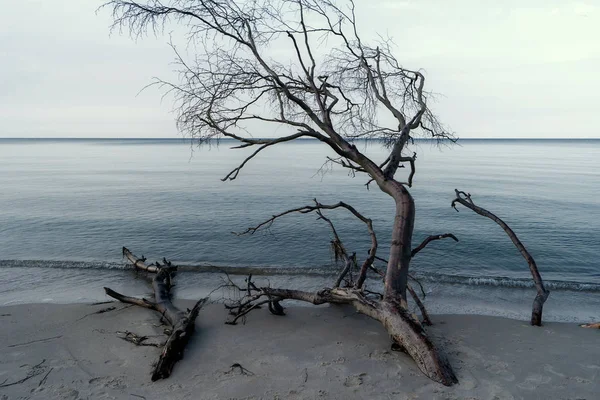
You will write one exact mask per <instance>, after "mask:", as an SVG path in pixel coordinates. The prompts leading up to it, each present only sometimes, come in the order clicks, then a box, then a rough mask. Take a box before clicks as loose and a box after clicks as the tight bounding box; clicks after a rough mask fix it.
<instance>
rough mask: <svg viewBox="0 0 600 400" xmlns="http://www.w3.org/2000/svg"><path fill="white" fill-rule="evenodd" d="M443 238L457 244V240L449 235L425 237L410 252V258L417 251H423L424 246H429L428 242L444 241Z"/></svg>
mask: <svg viewBox="0 0 600 400" xmlns="http://www.w3.org/2000/svg"><path fill="white" fill-rule="evenodd" d="M445 238H451V239H452V240H454V241H455V242H458V238H457V237H456V236H454V235H453V234H451V233H444V234H443V235H431V236H428V237H426V238H425V240H423V242H422V243H421V244H420V245H418V246H417V247H415V248H414V249H413V250H412V252H411V254H410V256H411V257H414V256H415V255H416V254H417V253H418V252H419V251H421V250H423V249H424V248H425V246H427V245H428V244H429V242H431V241H433V240H440V239H445Z"/></svg>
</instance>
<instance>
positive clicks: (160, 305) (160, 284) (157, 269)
mask: <svg viewBox="0 0 600 400" xmlns="http://www.w3.org/2000/svg"><path fill="white" fill-rule="evenodd" d="M123 256H124V257H125V258H127V259H128V260H129V261H130V262H131V263H132V264H133V265H134V266H135V268H136V269H138V270H141V271H146V272H148V273H152V274H154V276H153V278H152V287H153V289H154V297H155V301H150V300H147V299H144V298H137V297H130V296H125V295H122V294H120V293H118V292H115V291H114V290H112V289H110V288H107V287H105V288H104V291H105V292H106V294H107V295H108V296H110V297H112V298H115V299H117V300H119V301H121V302H123V303H128V304H133V305H137V306H140V307H144V308H149V309H151V310H155V311H157V312H159V313H160V316H161V320H164V321H165V322H166V323H167V324H168V325H169V336H168V338H167V341H166V342H165V344H164V346H163V350H162V352H161V354H160V357H159V359H158V362H157V363H156V365H155V366H154V370H153V371H152V378H151V379H152V381H156V380H158V379H165V378H168V377H169V376H170V375H171V372H172V371H173V367H174V365H175V363H176V362H177V361H179V360H180V359H181V358H182V357H183V352H184V349H185V346H186V345H187V343H188V341H189V339H190V337H191V336H192V334H193V333H194V330H195V321H196V318H197V316H198V312H199V311H200V309H201V308H202V306H203V305H204V303H205V302H206V300H207V299H206V298H203V299H200V300H198V301H197V302H196V304H195V305H194V307H193V308H192V309H191V310H189V309H188V310H186V311H181V310H179V309H178V308H177V307H175V306H174V305H173V303H172V302H171V288H172V285H171V280H172V274H173V273H174V272H175V271H176V270H177V267H174V266H172V265H171V263H170V262H168V261H166V259H163V264H162V265H161V264H160V263H159V262H156V264H154V265H146V264H145V262H144V261H142V259H141V258H137V257H136V256H135V255H133V254H132V253H131V251H129V249H127V248H126V247H123ZM121 338H122V339H124V340H127V341H130V342H132V343H135V344H136V345H138V346H143V345H145V344H143V342H144V340H146V339H147V337H144V336H138V335H135V334H133V333H131V332H129V333H128V334H127V333H126V334H125V335H124V336H121Z"/></svg>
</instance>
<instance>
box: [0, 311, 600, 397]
mask: <svg viewBox="0 0 600 400" xmlns="http://www.w3.org/2000/svg"><path fill="white" fill-rule="evenodd" d="M180 304H181V303H180ZM183 305H184V306H187V305H188V304H187V302H183ZM109 307H111V308H112V307H115V308H114V309H113V310H112V311H109V312H104V313H100V314H97V313H96V312H97V311H100V310H104V309H107V308H109ZM224 319H225V310H224V309H223V307H222V306H221V305H218V304H213V305H209V306H206V307H205V308H204V309H202V311H201V312H200V315H199V318H198V320H197V322H196V324H197V331H196V334H195V337H194V338H193V339H192V340H191V342H190V343H189V345H188V349H187V351H186V354H185V357H184V359H183V360H182V361H180V362H179V363H178V364H177V365H176V367H175V369H174V371H173V375H172V376H171V378H169V379H167V380H163V381H158V382H154V383H152V382H151V381H150V368H151V364H152V363H153V362H154V361H155V360H156V359H157V357H158V354H159V349H158V348H156V347H152V346H147V347H139V346H135V345H133V344H132V343H129V342H126V341H125V340H122V339H120V338H119V334H118V332H123V331H131V332H135V333H136V334H139V335H146V336H149V339H148V342H150V343H160V341H161V340H162V339H163V337H164V336H163V335H162V329H163V328H162V327H161V326H159V324H158V317H157V315H156V313H154V312H152V311H149V310H145V309H140V308H139V307H128V306H126V305H124V304H121V303H108V304H97V305H89V304H69V305H56V304H26V305H16V306H6V307H2V308H0V343H1V344H0V347H1V349H2V350H1V357H0V386H1V387H0V399H2V400H13V399H73V400H74V399H148V400H149V399H318V398H323V399H596V398H598V395H599V393H600V346H598V341H599V339H600V331H599V330H593V329H583V328H580V327H578V326H577V325H574V324H564V323H547V324H545V326H543V327H541V328H534V327H531V326H529V325H528V324H527V323H526V322H523V321H516V320H510V319H505V318H498V317H484V316H466V315H436V316H434V317H433V321H434V324H435V325H434V326H433V327H431V328H430V329H429V332H431V334H432V335H433V337H434V338H435V340H436V342H437V343H439V344H441V345H443V346H444V348H445V349H446V351H447V353H448V355H449V357H450V359H451V362H452V364H453V366H454V368H455V370H456V373H457V375H458V378H459V380H460V384H458V385H456V386H454V387H450V388H448V387H444V386H442V385H439V384H437V383H434V382H432V381H430V380H429V379H427V378H425V377H424V376H423V375H422V374H421V373H420V372H419V371H418V370H417V368H416V367H415V365H414V363H413V362H412V360H410V359H409V358H408V357H407V356H405V355H404V354H402V353H398V352H393V351H391V350H390V343H389V339H388V336H387V334H386V332H385V331H384V330H383V328H382V327H381V326H380V325H379V324H378V323H376V322H375V321H372V320H370V319H368V318H366V317H364V316H362V315H359V314H356V313H355V312H354V311H353V310H352V309H351V308H346V307H337V306H325V307H294V308H288V309H287V316H285V317H277V316H273V315H270V314H269V313H268V311H267V310H257V311H256V312H255V313H253V314H251V315H250V316H249V317H248V319H247V321H246V323H245V325H241V324H240V325H237V326H230V325H225V324H224V323H223V321H224ZM240 366H241V367H243V369H242V368H240ZM25 378H28V379H25ZM19 381H22V382H21V383H17V382H19Z"/></svg>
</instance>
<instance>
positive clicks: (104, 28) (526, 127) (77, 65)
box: [0, 0, 600, 138]
mask: <svg viewBox="0 0 600 400" xmlns="http://www.w3.org/2000/svg"><path fill="white" fill-rule="evenodd" d="M0 1H1V2H2V8H1V10H2V11H1V12H0V138H2V137H90V138H91V137H149V138H177V137H178V135H179V133H178V132H177V129H176V127H175V123H174V119H175V116H174V114H173V113H172V112H171V110H172V106H173V104H172V102H171V101H169V100H168V99H167V100H161V95H162V93H161V92H160V91H159V90H158V89H149V90H145V91H143V92H141V93H140V90H141V89H142V88H143V87H144V86H146V85H147V84H149V83H150V82H151V81H152V78H153V77H155V76H156V77H160V78H163V79H166V80H169V79H176V75H175V74H174V72H173V68H174V67H173V65H172V64H171V62H172V60H173V53H172V51H171V49H170V48H169V46H168V44H167V42H168V40H169V38H168V36H166V35H165V36H159V37H154V36H150V37H146V38H142V39H139V40H137V41H135V40H132V39H131V38H130V37H129V36H128V35H126V34H122V35H121V34H119V33H118V32H115V33H112V34H111V33H110V29H109V27H110V24H111V18H110V14H109V11H108V10H100V11H98V12H96V10H97V8H98V7H99V6H100V5H101V4H102V1H95V0H53V1H47V0H46V1H43V0H37V1H33V0H19V1H17V0H0ZM342 1H343V0H342ZM356 3H357V9H358V16H359V28H360V30H361V32H363V33H364V35H365V36H367V37H368V36H369V35H374V34H375V33H377V32H379V33H382V34H384V35H389V36H391V37H392V38H393V39H394V41H395V43H396V45H397V48H396V56H397V58H398V59H399V60H400V61H401V62H402V64H403V65H404V66H406V67H407V68H411V69H418V68H422V69H423V70H424V71H425V74H426V77H427V87H428V88H429V90H432V91H434V92H435V93H438V95H437V96H436V99H435V102H433V103H432V104H430V106H431V107H432V109H433V110H434V111H435V112H436V113H437V114H438V115H439V117H440V118H441V120H442V121H443V122H444V123H445V124H446V125H448V126H450V127H451V129H452V130H453V131H454V132H456V134H457V135H458V136H459V137H461V138H600V112H599V110H600V72H599V71H600V40H599V38H600V0H587V1H570V0H518V1H517V0H506V1H501V2H500V1H488V0H454V1H447V0H415V1H410V0H396V1H394V0H357V2H356ZM255 136H268V135H261V134H256V135H255Z"/></svg>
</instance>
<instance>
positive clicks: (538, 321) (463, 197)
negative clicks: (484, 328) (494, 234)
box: [451, 189, 550, 326]
mask: <svg viewBox="0 0 600 400" xmlns="http://www.w3.org/2000/svg"><path fill="white" fill-rule="evenodd" d="M454 191H455V192H456V198H455V199H454V200H452V204H451V205H452V207H453V208H454V209H455V210H456V211H458V209H457V208H456V203H460V204H462V205H463V206H465V207H467V208H469V209H471V210H473V211H474V212H476V213H477V214H479V215H482V216H484V217H486V218H489V219H491V220H492V221H494V222H495V223H497V224H498V225H500V227H501V228H502V229H503V230H504V232H506V234H507V235H508V237H509V238H510V240H511V241H512V242H513V244H514V245H515V246H516V247H517V249H518V250H519V252H520V253H521V255H522V256H523V258H525V261H527V264H528V265H529V270H530V271H531V276H532V277H533V282H534V284H535V288H536V290H537V295H536V296H535V299H534V300H533V306H532V310H531V325H534V326H541V325H542V312H543V308H544V302H545V301H546V299H547V298H548V296H549V295H550V291H548V290H547V289H546V288H545V287H544V281H542V276H541V275H540V272H539V270H538V267H537V264H536V263H535V260H534V259H533V257H532V256H531V254H529V252H528V251H527V249H526V248H525V246H524V245H523V243H521V241H520V240H519V238H518V237H517V234H516V233H515V232H514V231H513V230H512V229H511V228H510V227H509V226H508V225H507V224H506V222H504V221H503V220H501V219H500V218H499V217H497V216H496V215H495V214H493V213H491V212H489V211H488V210H486V209H485V208H481V207H479V206H477V205H475V203H474V202H473V199H471V194H470V193H465V192H462V191H460V190H458V189H455V190H454Z"/></svg>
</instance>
